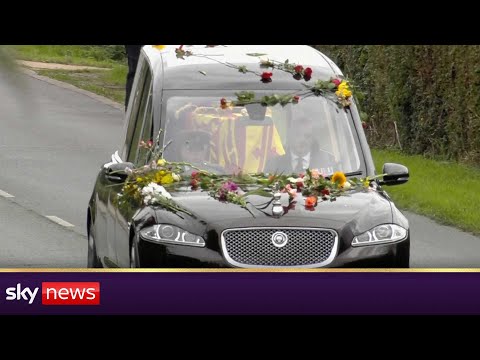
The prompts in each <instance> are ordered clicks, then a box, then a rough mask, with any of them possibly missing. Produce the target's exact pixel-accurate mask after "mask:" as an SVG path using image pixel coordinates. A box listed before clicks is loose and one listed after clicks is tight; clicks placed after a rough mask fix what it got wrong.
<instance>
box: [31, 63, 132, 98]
mask: <svg viewBox="0 0 480 360" xmlns="http://www.w3.org/2000/svg"><path fill="white" fill-rule="evenodd" d="M127 71H128V68H127V67H126V66H124V65H115V66H114V67H113V68H112V70H110V71H103V70H81V71H69V70H37V73H38V74H39V75H43V76H48V77H50V78H52V79H56V80H60V81H64V82H66V83H69V84H72V85H74V86H77V87H79V88H81V89H84V90H88V91H91V92H93V93H95V94H98V95H102V96H105V97H107V98H109V99H111V100H113V101H116V102H118V103H120V104H123V103H124V102H125V79H126V77H127Z"/></svg>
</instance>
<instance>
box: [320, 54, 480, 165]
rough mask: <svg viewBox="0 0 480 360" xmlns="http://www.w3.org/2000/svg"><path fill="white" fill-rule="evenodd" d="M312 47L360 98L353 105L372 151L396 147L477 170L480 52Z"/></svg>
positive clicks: (478, 152) (479, 135) (479, 142)
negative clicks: (364, 124) (350, 83)
mask: <svg viewBox="0 0 480 360" xmlns="http://www.w3.org/2000/svg"><path fill="white" fill-rule="evenodd" d="M316 48H318V49H319V50H320V51H322V52H324V53H325V54H326V55H327V56H329V57H330V58H331V59H332V60H333V61H335V62H336V63H337V64H338V65H339V67H340V68H341V69H342V71H343V72H344V74H345V75H346V76H347V77H348V78H350V79H353V81H354V84H355V86H356V87H358V88H359V89H360V90H361V92H362V93H363V96H362V97H360V96H359V97H357V100H358V101H359V103H360V106H361V109H362V111H364V112H365V113H366V114H368V118H367V119H365V115H364V116H363V118H364V119H363V120H365V121H366V122H367V124H368V128H367V137H368V140H369V142H370V144H371V145H372V146H373V147H379V148H392V147H399V144H398V143H399V142H400V144H401V146H402V149H403V150H404V151H405V152H407V153H410V154H421V155H424V156H427V157H435V158H442V159H447V160H456V161H460V162H465V163H469V164H475V165H480V67H479V66H478V59H479V56H480V46H475V45H472V46H465V45H387V46H383V45H382V46H380V45H347V46H346V45H316ZM356 93H357V92H356ZM395 126H396V127H397V131H398V137H399V139H398V140H400V141H398V140H397V136H396V129H395Z"/></svg>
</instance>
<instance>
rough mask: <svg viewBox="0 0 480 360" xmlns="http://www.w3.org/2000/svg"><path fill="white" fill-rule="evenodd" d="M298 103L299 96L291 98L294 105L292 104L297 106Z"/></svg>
mask: <svg viewBox="0 0 480 360" xmlns="http://www.w3.org/2000/svg"><path fill="white" fill-rule="evenodd" d="M299 101H300V96H298V95H295V96H294V97H293V103H294V104H298V102H299Z"/></svg>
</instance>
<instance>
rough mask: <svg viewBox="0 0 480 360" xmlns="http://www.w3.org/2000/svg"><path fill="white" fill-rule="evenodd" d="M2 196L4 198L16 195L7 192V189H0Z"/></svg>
mask: <svg viewBox="0 0 480 360" xmlns="http://www.w3.org/2000/svg"><path fill="white" fill-rule="evenodd" d="M0 196H3V197H4V198H13V197H15V196H13V195H10V194H9V193H7V192H5V191H2V190H0Z"/></svg>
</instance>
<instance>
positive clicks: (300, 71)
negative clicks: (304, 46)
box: [294, 65, 303, 74]
mask: <svg viewBox="0 0 480 360" xmlns="http://www.w3.org/2000/svg"><path fill="white" fill-rule="evenodd" d="M294 70H295V72H296V73H297V74H301V73H302V71H303V66H302V65H297V66H295V68H294Z"/></svg>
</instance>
